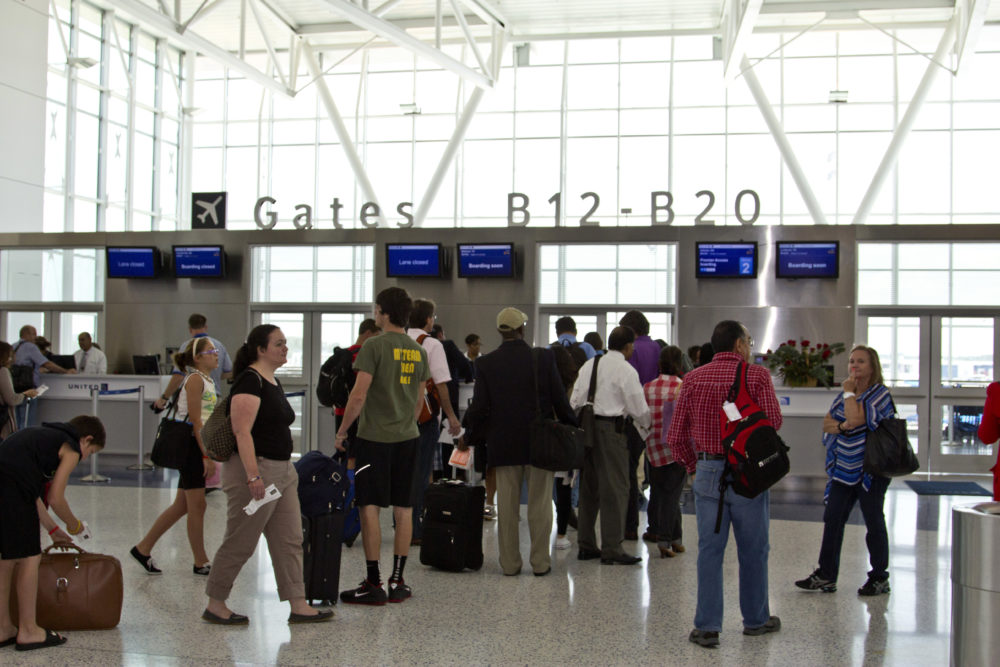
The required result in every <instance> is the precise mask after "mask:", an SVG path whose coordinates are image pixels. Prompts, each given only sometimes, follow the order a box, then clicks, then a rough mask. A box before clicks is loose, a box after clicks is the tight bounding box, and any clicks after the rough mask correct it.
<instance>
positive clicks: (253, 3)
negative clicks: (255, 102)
mask: <svg viewBox="0 0 1000 667" xmlns="http://www.w3.org/2000/svg"><path fill="white" fill-rule="evenodd" d="M247 2H248V3H249V4H250V11H251V12H252V13H253V20H254V21H255V22H256V23H257V29H258V30H260V36H261V38H262V39H263V40H264V46H265V47H267V53H268V55H270V56H271V62H272V63H273V64H274V69H276V70H277V71H278V77H279V78H280V79H281V83H283V84H284V85H285V88H289V89H293V88H294V86H290V85H289V84H288V79H286V78H285V72H284V71H283V70H282V69H281V63H279V62H278V54H277V53H275V51H274V45H273V44H271V38H270V37H268V36H267V30H266V29H265V28H264V22H263V21H262V20H261V19H260V13H259V12H258V11H257V0H247Z"/></svg>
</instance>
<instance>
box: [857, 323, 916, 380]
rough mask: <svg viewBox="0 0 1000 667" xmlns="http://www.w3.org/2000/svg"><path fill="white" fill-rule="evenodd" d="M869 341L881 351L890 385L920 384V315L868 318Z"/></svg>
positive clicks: (884, 375)
mask: <svg viewBox="0 0 1000 667" xmlns="http://www.w3.org/2000/svg"><path fill="white" fill-rule="evenodd" d="M867 344H868V345H869V346H870V347H873V348H875V350H876V351H877V352H878V355H879V361H880V362H881V364H882V376H883V377H884V378H885V385H886V386H887V387H916V386H919V384H920V318H919V317H869V318H868V338H867Z"/></svg>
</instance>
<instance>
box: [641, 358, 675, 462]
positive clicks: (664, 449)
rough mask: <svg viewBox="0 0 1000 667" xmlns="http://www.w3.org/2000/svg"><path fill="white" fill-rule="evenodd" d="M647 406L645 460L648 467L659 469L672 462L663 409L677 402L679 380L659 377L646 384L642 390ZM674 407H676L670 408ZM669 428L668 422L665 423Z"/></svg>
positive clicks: (670, 377) (672, 376)
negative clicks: (647, 430)
mask: <svg viewBox="0 0 1000 667" xmlns="http://www.w3.org/2000/svg"><path fill="white" fill-rule="evenodd" d="M642 390H643V392H644V393H645V394H646V403H647V404H648V405H649V418H650V426H649V437H648V438H646V459H647V460H648V461H649V465H651V466H653V467H655V468H659V467H660V466H665V465H668V464H670V463H673V462H674V457H673V455H672V454H671V453H670V447H668V446H667V430H666V428H664V423H663V412H664V410H663V408H664V406H666V405H667V404H668V403H673V402H674V401H676V400H677V396H678V394H680V392H681V379H680V378H679V377H677V376H676V375H661V376H659V377H658V378H656V379H655V380H650V381H649V382H647V383H646V384H645V385H644V386H643V388H642ZM671 407H676V406H673V405H672V406H671ZM666 427H667V428H669V427H670V422H669V421H668V422H667V423H666Z"/></svg>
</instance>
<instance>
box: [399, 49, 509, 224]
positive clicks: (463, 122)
mask: <svg viewBox="0 0 1000 667" xmlns="http://www.w3.org/2000/svg"><path fill="white" fill-rule="evenodd" d="M506 36H507V35H506V33H504V34H503V35H502V36H501V38H500V51H501V52H502V51H503V49H504V47H505V45H506V44H507V39H506ZM496 58H497V60H498V61H499V56H496ZM485 92H486V91H485V90H484V89H483V88H481V87H477V88H476V89H475V90H473V91H472V94H471V95H469V101H468V102H466V103H465V109H464V110H463V111H462V116H461V117H460V118H459V119H458V123H457V124H456V125H455V131H454V132H452V135H451V139H449V140H448V145H447V146H445V148H444V153H442V154H441V161H440V162H438V166H437V169H435V170H434V175H433V176H431V180H430V181H429V182H428V183H427V190H426V191H425V192H424V196H423V197H421V198H420V202H419V204H418V205H417V210H416V213H415V214H414V216H413V226H414V227H423V226H424V220H426V219H427V213H428V212H429V211H430V210H431V206H432V205H433V204H434V199H435V198H436V197H437V193H438V190H440V189H441V183H442V182H443V181H444V177H445V175H446V174H447V173H448V169H450V168H451V165H452V163H453V162H454V161H455V155H456V154H457V153H458V149H459V148H461V146H462V142H463V141H464V140H465V133H466V132H467V131H468V130H469V125H470V124H472V119H473V118H475V116H476V109H478V108H479V103H480V101H482V99H483V95H484V94H485Z"/></svg>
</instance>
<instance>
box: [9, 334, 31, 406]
mask: <svg viewBox="0 0 1000 667" xmlns="http://www.w3.org/2000/svg"><path fill="white" fill-rule="evenodd" d="M19 347H21V344H20V343H18V344H17V345H15V346H14V351H15V352H17V348H19ZM10 379H11V382H12V383H13V385H14V393H15V394H20V393H21V392H22V391H27V390H29V389H34V388H35V369H34V368H32V367H31V366H29V365H27V364H14V365H12V366H11V367H10Z"/></svg>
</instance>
